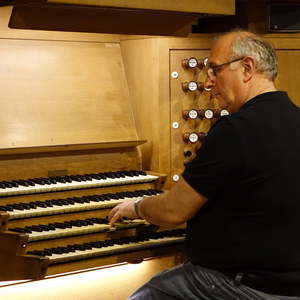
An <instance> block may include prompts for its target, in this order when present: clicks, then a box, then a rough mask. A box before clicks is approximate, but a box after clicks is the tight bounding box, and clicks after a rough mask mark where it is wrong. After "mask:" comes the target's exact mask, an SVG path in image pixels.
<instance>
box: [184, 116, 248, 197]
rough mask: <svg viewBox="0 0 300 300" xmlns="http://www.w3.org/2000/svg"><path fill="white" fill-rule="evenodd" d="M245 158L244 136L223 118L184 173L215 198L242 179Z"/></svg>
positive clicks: (192, 182)
mask: <svg viewBox="0 0 300 300" xmlns="http://www.w3.org/2000/svg"><path fill="white" fill-rule="evenodd" d="M242 157H243V155H242V145H241V139H240V136H239V134H238V133H237V130H236V129H235V128H234V125H233V124H232V123H231V122H230V120H229V119H227V118H224V117H223V118H222V119H220V120H219V121H218V122H217V123H216V124H215V125H214V126H213V127H212V128H211V130H210V131H209V133H208V135H207V136H206V138H205V141H204V143H203V145H202V146H201V148H200V149H199V150H198V151H197V155H196V157H195V159H194V160H193V161H191V162H190V163H188V164H187V166H186V168H185V170H184V172H183V174H182V176H183V178H184V179H185V181H186V182H187V183H188V184H189V185H191V186H192V187H193V188H194V189H195V190H196V191H198V192H199V193H200V194H202V195H204V196H205V197H207V198H208V199H211V198H212V197H214V195H215V194H216V193H217V192H220V191H222V189H224V188H225V187H226V185H228V184H233V183H234V182H236V180H238V178H237V177H238V176H239V173H240V172H241V168H242V165H243V159H242Z"/></svg>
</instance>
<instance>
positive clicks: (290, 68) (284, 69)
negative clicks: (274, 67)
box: [276, 48, 300, 107]
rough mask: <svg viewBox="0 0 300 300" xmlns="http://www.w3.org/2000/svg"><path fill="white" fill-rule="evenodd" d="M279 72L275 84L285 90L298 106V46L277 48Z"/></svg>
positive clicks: (299, 73) (299, 77)
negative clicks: (295, 48)
mask: <svg viewBox="0 0 300 300" xmlns="http://www.w3.org/2000/svg"><path fill="white" fill-rule="evenodd" d="M277 55H278V61H279V74H278V78H277V80H276V86H277V88H278V89H279V90H284V91H287V92H288V94H289V96H290V98H291V100H292V101H293V102H294V103H295V104H296V105H298V106H299V107H300V94H299V79H300V48H299V49H298V50H278V51H277Z"/></svg>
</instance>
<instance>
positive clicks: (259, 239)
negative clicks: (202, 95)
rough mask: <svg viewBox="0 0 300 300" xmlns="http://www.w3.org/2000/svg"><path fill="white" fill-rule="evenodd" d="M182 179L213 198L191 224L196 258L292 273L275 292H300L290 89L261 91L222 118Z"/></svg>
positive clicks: (297, 113)
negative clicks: (288, 94) (288, 90)
mask: <svg viewBox="0 0 300 300" xmlns="http://www.w3.org/2000/svg"><path fill="white" fill-rule="evenodd" d="M183 178H184V179H185V180H186V181H187V182H188V183H189V184H190V185H191V186H192V187H193V188H194V189H195V190H197V191H199V192H200V193H201V194H203V195H204V196H206V197H207V198H208V201H207V203H206V204H205V205H204V206H203V207H202V208H201V209H200V210H199V212H198V213H197V214H196V215H195V216H194V217H193V218H192V219H191V220H190V221H189V222H188V225H187V239H186V248H187V254H188V256H189V258H190V260H191V261H192V263H194V264H199V265H201V266H203V267H207V268H211V269H215V270H219V271H222V272H225V273H230V274H231V273H232V274H234V273H236V272H248V273H255V274H264V275H263V276H269V275H268V274H270V276H272V274H275V275H276V276H277V275H278V274H279V275H280V274H282V275H283V276H285V275H286V274H289V276H288V279H287V282H286V283H287V284H288V285H289V283H291V282H292V281H295V282H296V283H295V282H293V283H291V284H292V285H293V286H288V288H287V289H285V286H284V285H285V284H286V283H284V284H283V283H281V286H282V285H283V288H281V287H280V286H279V287H278V288H279V290H278V289H275V290H274V291H273V290H272V291H271V292H274V293H277V294H282V295H289V294H291V295H293V294H294V293H297V295H300V109H299V108H298V107H297V106H295V105H294V104H293V103H292V102H291V101H290V99H289V98H288V96H287V94H286V93H285V92H269V93H264V94H261V95H258V96H256V97H254V98H253V99H251V100H249V101H248V102H246V103H245V104H244V105H243V106H242V107H241V109H240V110H239V111H238V112H237V113H234V114H232V115H229V116H224V117H222V118H221V119H220V120H219V121H218V122H216V124H215V125H214V126H213V127H212V128H211V130H210V131H209V133H208V135H207V137H206V140H205V142H204V144H203V145H202V147H201V148H200V149H199V150H198V152H197V156H196V158H195V159H194V160H193V161H192V162H191V163H190V164H188V165H187V167H186V169H185V171H184V173H183ZM266 274H267V275H266ZM275 281H276V280H275ZM267 291H268V292H269V290H267Z"/></svg>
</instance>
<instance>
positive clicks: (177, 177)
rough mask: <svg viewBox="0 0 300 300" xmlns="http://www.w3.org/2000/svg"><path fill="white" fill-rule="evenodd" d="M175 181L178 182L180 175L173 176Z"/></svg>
mask: <svg viewBox="0 0 300 300" xmlns="http://www.w3.org/2000/svg"><path fill="white" fill-rule="evenodd" d="M172 179H173V181H175V182H177V181H178V180H179V175H177V174H175V175H173V177H172Z"/></svg>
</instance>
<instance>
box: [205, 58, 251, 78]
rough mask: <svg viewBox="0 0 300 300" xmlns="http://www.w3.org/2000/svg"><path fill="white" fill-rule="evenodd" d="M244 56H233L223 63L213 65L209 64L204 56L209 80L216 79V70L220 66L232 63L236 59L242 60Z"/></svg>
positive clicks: (218, 69) (217, 70)
mask: <svg viewBox="0 0 300 300" xmlns="http://www.w3.org/2000/svg"><path fill="white" fill-rule="evenodd" d="M244 58H245V57H239V58H235V59H233V60H230V61H227V62H225V63H222V64H220V65H214V66H210V64H209V62H208V58H205V59H204V62H205V67H206V68H207V69H206V73H207V75H208V77H209V78H210V79H211V80H214V79H216V77H217V74H218V72H219V71H220V70H221V69H222V67H224V66H226V65H230V64H231V63H234V62H236V61H239V60H242V59H244Z"/></svg>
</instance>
